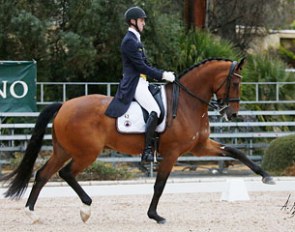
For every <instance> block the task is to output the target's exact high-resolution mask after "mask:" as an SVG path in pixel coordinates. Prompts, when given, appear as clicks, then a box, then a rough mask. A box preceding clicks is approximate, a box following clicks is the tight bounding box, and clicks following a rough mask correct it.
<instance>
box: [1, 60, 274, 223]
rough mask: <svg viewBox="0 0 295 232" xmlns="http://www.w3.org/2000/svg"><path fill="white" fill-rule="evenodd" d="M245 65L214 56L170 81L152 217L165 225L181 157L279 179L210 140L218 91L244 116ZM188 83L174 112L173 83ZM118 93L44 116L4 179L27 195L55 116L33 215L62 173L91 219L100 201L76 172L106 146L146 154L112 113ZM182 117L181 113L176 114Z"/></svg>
mask: <svg viewBox="0 0 295 232" xmlns="http://www.w3.org/2000/svg"><path fill="white" fill-rule="evenodd" d="M243 64H244V60H243V59H242V60H241V61H240V62H236V61H231V60H228V59H207V60H204V61H203V62H200V63H198V64H196V65H194V66H192V67H190V68H189V69H187V70H185V71H184V72H183V73H182V74H181V75H180V78H179V80H178V81H176V83H168V84H166V85H165V89H166V95H167V125H166V129H165V131H164V132H163V133H161V134H160V138H159V147H158V152H159V154H161V157H162V160H161V161H160V164H159V167H158V172H157V177H156V181H155V184H154V194H153V197H152V201H151V203H150V206H149V209H148V212H147V214H148V217H149V218H150V219H154V220H155V221H156V222H158V223H160V224H162V223H165V221H166V220H165V218H163V217H161V216H160V215H159V214H158V213H157V207H158V203H159V200H160V197H161V195H162V193H163V190H164V187H165V184H166V181H167V179H168V177H169V175H170V172H171V170H172V167H173V165H174V164H175V162H176V161H177V158H178V157H179V156H180V155H182V154H185V153H192V154H193V155H195V156H205V155H208V156H229V157H233V158H235V159H238V160H240V161H241V162H242V163H244V164H245V165H246V166H248V167H249V168H250V169H251V170H253V171H254V172H255V173H256V174H258V175H261V176H262V181H263V182H264V183H267V184H274V181H273V179H272V177H271V176H270V175H269V174H268V173H266V172H265V171H264V170H263V169H262V168H261V167H259V166H258V165H256V164H255V163H254V162H252V161H251V160H250V159H248V158H247V156H246V155H245V154H244V153H242V152H241V151H239V150H237V149H236V148H234V147H230V146H225V145H223V144H220V143H218V142H216V141H213V140H212V139H210V138H209V134H210V127H209V119H208V107H209V105H210V99H211V97H212V95H213V94H215V95H216V98H217V105H218V106H219V108H222V110H221V113H222V114H223V115H225V116H226V117H227V118H228V119H231V118H232V117H234V116H236V115H237V113H238V110H239V104H240V102H239V101H240V86H241V81H242V80H241V79H242V76H241V74H240V71H241V69H242V66H243ZM175 85H177V86H180V88H179V89H178V91H177V92H178V94H179V96H178V97H177V99H178V108H177V110H176V117H173V114H172V109H173V104H172V99H173V97H172V93H173V86H175ZM111 99H112V97H110V96H104V95H99V94H94V95H88V96H82V97H77V98H74V99H71V100H68V101H66V102H64V103H53V104H51V105H49V106H47V107H45V108H44V109H43V111H41V113H40V114H39V116H38V118H37V121H36V125H35V128H34V130H33V132H32V136H31V139H30V141H29V143H28V146H27V149H26V151H25V154H24V157H23V159H22V161H21V163H20V165H19V166H18V167H17V169H15V170H14V171H13V172H12V173H9V174H7V175H6V176H3V177H1V179H0V180H1V181H7V180H10V179H11V180H10V183H9V186H8V190H7V191H6V193H5V197H10V198H16V199H18V198H20V197H21V195H22V194H23V192H24V191H25V190H26V188H27V186H28V183H29V181H30V178H31V176H32V173H33V169H34V164H35V161H36V159H37V156H38V153H39V151H40V149H41V146H42V141H43V136H44V133H45V130H46V127H47V125H48V123H49V122H50V120H51V119H52V118H54V120H53V126H52V143H53V153H52V155H51V156H50V158H49V159H48V161H47V162H46V164H45V165H44V166H43V167H41V168H40V169H39V170H38V171H37V172H36V176H35V182H34V184H33V187H32V190H31V193H30V195H29V198H28V200H27V203H26V205H25V209H26V211H27V213H28V214H29V215H30V216H31V217H32V218H33V220H37V219H38V217H37V215H36V214H35V213H34V207H35V204H36V201H37V199H38V196H39V193H40V191H41V189H42V188H43V186H44V185H45V184H46V183H47V182H48V180H49V179H50V177H51V176H52V175H53V174H54V173H56V172H59V175H60V177H61V178H62V179H64V180H65V181H66V182H67V183H68V184H69V186H71V187H72V188H73V190H74V191H75V192H76V193H77V195H78V196H79V198H80V199H81V201H82V203H83V207H82V208H81V211H80V214H81V218H82V220H83V221H84V222H86V221H87V219H88V218H89V217H90V205H91V203H92V199H91V198H90V197H89V196H88V195H87V193H86V192H85V191H84V190H83V189H82V187H81V186H80V184H79V183H78V182H77V181H76V178H75V177H76V176H77V175H78V174H79V173H80V172H81V171H83V170H84V169H85V168H87V167H88V166H89V165H90V164H92V163H93V162H94V161H95V160H96V159H97V156H98V155H99V154H100V153H101V152H102V150H103V149H104V148H109V149H113V150H116V151H119V152H121V153H125V154H131V155H136V154H140V153H141V151H142V150H143V146H144V135H143V134H122V133H119V132H118V131H117V130H116V119H114V118H110V117H108V116H106V115H105V114H104V112H105V110H106V108H107V107H108V105H109V103H110V101H111ZM174 116H175V115H174Z"/></svg>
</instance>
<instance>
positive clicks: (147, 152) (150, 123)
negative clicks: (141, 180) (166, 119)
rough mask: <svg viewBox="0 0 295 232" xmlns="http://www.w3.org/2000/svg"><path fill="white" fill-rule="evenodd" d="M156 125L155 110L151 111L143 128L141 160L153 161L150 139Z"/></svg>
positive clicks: (152, 136)
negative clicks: (143, 137)
mask: <svg viewBox="0 0 295 232" xmlns="http://www.w3.org/2000/svg"><path fill="white" fill-rule="evenodd" d="M157 125H158V117H157V113H156V112H155V111H152V112H151V113H150V115H149V118H148V120H147V123H146V129H145V146H144V150H143V153H142V156H141V162H153V161H154V154H153V151H152V140H153V138H154V134H155V130H156V127H157Z"/></svg>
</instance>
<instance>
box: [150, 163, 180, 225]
mask: <svg viewBox="0 0 295 232" xmlns="http://www.w3.org/2000/svg"><path fill="white" fill-rule="evenodd" d="M176 159H177V158H175V159H172V158H171V157H169V158H164V159H163V160H162V161H161V163H160V166H159V170H158V174H157V178H156V182H155V185H154V195H153V199H152V201H151V204H150V207H149V210H148V213H147V214H148V217H149V218H150V219H154V220H156V222H157V223H159V224H164V223H165V222H166V219H165V218H163V217H161V216H159V214H158V213H157V207H158V203H159V200H160V197H161V195H162V193H163V190H164V188H165V185H166V181H167V179H168V177H169V175H170V172H171V170H172V167H173V165H174V163H175V161H176Z"/></svg>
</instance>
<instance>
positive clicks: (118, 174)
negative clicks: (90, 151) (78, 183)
mask: <svg viewBox="0 0 295 232" xmlns="http://www.w3.org/2000/svg"><path fill="white" fill-rule="evenodd" d="M78 178H79V180H126V179H130V178H132V174H131V173H130V172H129V171H128V169H127V168H126V167H121V166H120V167H118V166H117V167H113V166H112V164H109V163H104V162H101V161H96V162H95V163H93V164H92V165H91V166H90V167H88V168H87V169H86V170H85V171H84V172H83V173H81V174H80V175H79V176H78Z"/></svg>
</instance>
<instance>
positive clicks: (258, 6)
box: [208, 0, 295, 50]
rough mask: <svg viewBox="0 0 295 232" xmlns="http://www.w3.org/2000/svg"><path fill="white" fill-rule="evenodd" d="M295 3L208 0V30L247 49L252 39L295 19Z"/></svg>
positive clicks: (281, 0)
mask: <svg viewBox="0 0 295 232" xmlns="http://www.w3.org/2000/svg"><path fill="white" fill-rule="evenodd" d="M294 4H295V2H294V1H289V0H272V1H267V0H261V1H256V0H247V1H239V0H230V1H229V0H211V1H209V8H208V28H209V30H210V31H211V32H213V33H216V34H217V35H219V36H221V37H222V38H224V39H228V40H229V41H232V42H233V43H234V44H235V45H236V46H238V47H239V48H240V49H242V50H246V49H247V48H248V45H249V43H250V42H251V41H252V40H253V38H254V37H255V36H257V35H264V34H265V33H267V30H268V29H269V28H272V29H274V28H278V27H282V26H284V25H286V24H289V23H290V20H291V19H292V17H294V7H295V5H294ZM274 9H275V10H274Z"/></svg>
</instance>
